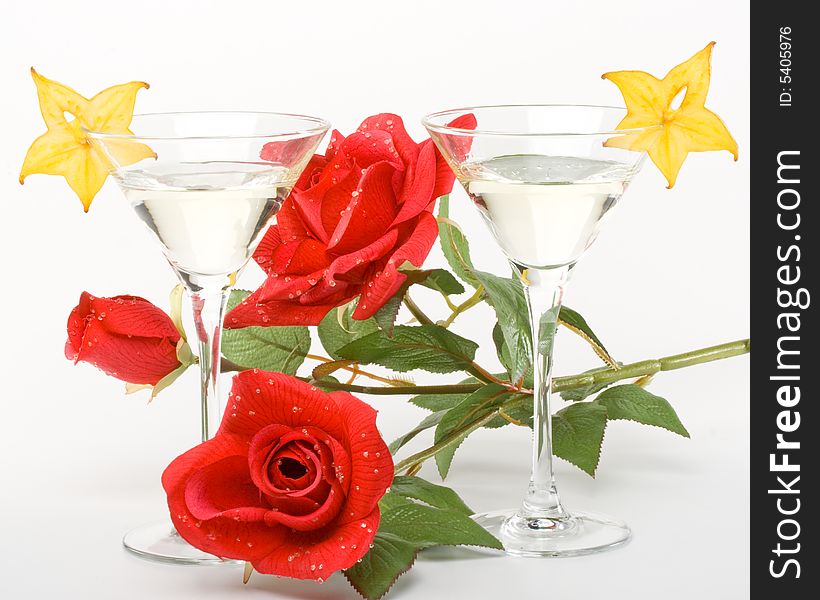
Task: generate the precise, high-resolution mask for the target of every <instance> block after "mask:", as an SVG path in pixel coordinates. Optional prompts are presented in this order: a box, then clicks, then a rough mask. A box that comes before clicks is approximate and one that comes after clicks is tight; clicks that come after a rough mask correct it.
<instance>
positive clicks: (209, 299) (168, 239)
mask: <svg viewBox="0 0 820 600" xmlns="http://www.w3.org/2000/svg"><path fill="white" fill-rule="evenodd" d="M328 127H329V124H328V123H327V122H326V121H324V120H322V119H316V118H313V117H305V116H300V115H289V114H279V113H251V112H189V113H162V114H159V113H158V114H146V115H137V116H135V117H134V119H133V121H132V123H131V128H132V130H133V131H134V132H135V134H134V135H121V134H108V133H101V132H96V131H86V134H87V135H88V137H89V139H90V141H91V143H93V144H95V145H97V146H98V147H100V148H102V150H103V151H104V152H105V154H106V155H107V156H108V158H109V160H110V162H111V164H112V166H113V170H112V175H113V177H114V179H115V180H116V181H117V183H118V184H119V185H120V188H121V189H122V191H123V192H124V194H125V197H126V199H127V200H128V201H129V202H130V203H131V206H132V208H133V209H134V212H136V214H137V216H138V217H139V218H140V219H141V220H142V222H143V223H144V224H145V225H146V226H147V228H148V229H149V230H150V231H151V232H152V233H153V236H154V238H155V239H156V241H157V242H158V243H159V246H160V248H161V249H162V251H163V252H164V254H165V257H166V258H167V259H168V262H169V263H170V264H171V268H173V270H174V272H175V273H176V274H177V276H178V277H179V279H180V281H181V282H182V284H183V285H184V286H185V288H186V290H187V292H188V295H189V296H190V300H191V306H192V309H193V321H194V325H195V335H196V338H197V340H196V344H197V345H198V347H199V366H200V370H201V397H200V417H201V419H200V433H201V437H202V440H203V441H205V440H208V439H210V438H211V437H212V436H213V435H214V434H215V433H216V430H217V429H218V428H219V422H220V419H221V417H222V413H223V406H222V405H221V404H220V401H219V395H218V390H219V387H218V382H219V361H220V338H221V333H222V318H223V315H224V311H225V306H226V303H227V299H228V294H229V292H230V289H231V287H232V286H233V284H234V283H235V281H236V278H237V276H238V274H239V272H240V271H241V270H242V268H243V267H244V266H245V265H246V264H247V262H248V259H249V258H250V257H251V255H252V254H253V251H254V250H255V249H256V246H257V245H258V244H259V242H260V241H261V239H262V237H263V236H264V234H265V231H266V230H267V229H268V227H269V226H270V225H271V223H273V221H274V220H275V218H276V213H277V211H278V210H279V208H280V206H281V205H282V202H283V201H284V200H285V198H287V196H288V194H289V193H290V190H291V188H292V187H293V185H294V184H295V183H296V180H297V179H298V178H299V175H300V174H301V173H302V170H303V169H304V168H305V166H306V165H307V163H308V161H309V160H310V158H311V156H312V155H313V151H314V150H315V149H316V146H317V145H318V144H319V142H320V141H321V139H322V138H323V137H324V135H325V133H326V132H327V130H328ZM141 157H145V158H142V160H138V161H137V162H132V161H133V160H134V159H135V158H141ZM123 545H124V546H125V547H126V548H127V549H128V550H130V551H131V552H134V553H136V554H138V555H140V556H142V557H144V558H149V559H153V560H158V561H162V562H171V563H185V564H212V563H218V562H222V561H221V559H219V558H217V557H216V556H213V555H211V554H207V553H204V552H201V551H200V550H198V549H196V548H194V547H193V546H191V545H189V544H188V543H187V542H185V540H183V539H182V537H180V536H179V535H178V534H177V533H176V531H175V529H174V527H173V525H172V524H171V521H170V519H166V520H164V521H162V522H159V523H152V524H149V525H145V526H143V527H138V528H136V529H133V530H131V531H130V532H128V533H127V534H126V535H125V537H124V538H123ZM226 562H227V561H226Z"/></svg>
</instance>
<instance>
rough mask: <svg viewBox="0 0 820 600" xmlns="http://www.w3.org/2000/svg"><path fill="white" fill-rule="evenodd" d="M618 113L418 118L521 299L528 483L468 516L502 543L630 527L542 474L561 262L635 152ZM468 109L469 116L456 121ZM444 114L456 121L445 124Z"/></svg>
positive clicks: (565, 552)
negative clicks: (517, 501) (512, 505)
mask: <svg viewBox="0 0 820 600" xmlns="http://www.w3.org/2000/svg"><path fill="white" fill-rule="evenodd" d="M470 115H472V117H470ZM625 115H626V109H622V108H614V107H605V106H573V105H533V106H479V107H474V108H464V109H457V110H449V111H444V112H439V113H435V114H432V115H429V116H427V117H426V118H425V119H424V121H423V123H424V126H425V127H426V128H427V130H428V131H429V132H430V135H431V137H432V138H433V141H434V142H435V144H436V146H437V147H438V149H439V150H440V151H441V153H442V154H443V155H444V157H445V158H446V160H447V162H448V163H449V165H450V167H451V168H452V169H453V171H454V172H455V174H456V177H457V178H458V180H459V181H460V182H461V185H462V186H463V187H464V189H465V190H466V191H467V194H468V195H469V196H470V198H471V199H472V201H473V203H474V204H475V206H476V207H477V208H478V210H479V211H480V213H481V216H482V217H483V218H484V221H485V222H486V224H487V226H488V227H489V229H490V231H491V233H492V235H493V237H494V238H495V240H496V242H497V243H498V245H499V246H500V247H501V250H502V251H503V252H504V254H505V255H506V256H507V258H508V259H509V261H510V263H511V265H512V266H513V268H514V270H515V271H516V272H517V273H518V274H519V276H520V279H521V283H522V285H523V286H524V291H525V294H526V297H527V303H528V306H529V313H530V315H529V316H530V322H531V326H532V348H533V349H534V355H535V360H534V368H533V372H534V376H533V389H534V394H533V404H534V405H533V453H532V476H531V478H530V483H529V488H528V490H527V494H526V496H525V498H524V501H523V503H522V505H521V507H520V508H518V509H517V510H515V509H513V510H502V511H496V512H490V513H484V514H480V515H477V516H476V517H475V518H476V520H477V521H478V522H479V523H480V524H482V525H483V526H484V527H485V528H486V529H488V530H489V531H490V532H491V533H493V534H494V535H495V536H496V537H497V538H499V539H500V540H501V542H502V543H503V544H504V548H505V550H506V551H507V552H508V553H509V554H515V555H523V556H573V555H580V554H590V553H593V552H599V551H603V550H607V549H609V548H614V547H616V546H619V545H622V544H624V543H626V542H627V541H628V540H629V537H630V530H629V528H628V527H627V526H626V525H625V524H624V523H621V522H619V521H616V520H614V519H611V518H609V517H606V516H601V515H595V514H591V513H585V512H577V511H568V510H567V509H565V508H564V506H563V504H562V503H561V500H560V498H559V496H558V491H557V489H556V486H555V478H554V476H553V468H552V440H551V436H552V430H551V427H552V423H551V413H550V389H551V376H552V373H551V369H552V356H553V344H554V339H555V334H556V325H557V322H558V313H559V310H560V308H561V300H562V298H563V296H564V292H565V290H566V286H567V282H568V280H569V277H570V273H571V272H572V269H573V267H574V266H575V264H576V263H577V262H578V260H579V259H580V258H581V257H582V256H583V255H584V253H585V252H586V250H587V249H588V248H589V247H590V245H591V244H592V242H593V241H594V240H595V238H596V236H597V235H598V231H599V230H600V228H601V226H602V224H603V223H604V221H605V220H606V219H607V217H608V216H609V215H610V214H611V211H612V209H613V208H614V207H615V205H616V204H617V202H618V200H619V199H620V198H621V195H622V194H623V193H624V190H625V189H626V187H627V185H628V184H629V181H630V180H631V178H632V176H633V175H634V174H635V173H636V172H637V171H638V169H639V168H640V166H641V163H642V162H643V160H644V158H645V155H644V153H640V152H631V151H628V150H624V149H622V147H623V146H627V145H628V143H629V141H630V139H632V138H634V137H635V136H637V135H640V134H642V133H646V132H647V129H632V130H625V131H624V130H621V131H618V130H616V127H617V125H618V123H619V122H620V121H621V119H623V117H624V116H625ZM473 118H474V119H475V121H474V122H475V127H468V128H461V127H464V124H465V123H466V124H468V125H469V124H470V121H472V119H473ZM456 119H457V121H456ZM454 121H455V122H456V123H460V124H461V127H457V126H454V125H448V123H453V122H454Z"/></svg>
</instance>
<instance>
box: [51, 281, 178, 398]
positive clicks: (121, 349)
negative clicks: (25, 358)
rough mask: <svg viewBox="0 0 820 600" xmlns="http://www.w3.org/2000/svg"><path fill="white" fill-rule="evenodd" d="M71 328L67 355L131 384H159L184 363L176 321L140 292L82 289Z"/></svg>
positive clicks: (72, 313)
mask: <svg viewBox="0 0 820 600" xmlns="http://www.w3.org/2000/svg"><path fill="white" fill-rule="evenodd" d="M67 328H68V341H66V344H65V355H66V358H68V359H69V360H73V361H74V362H75V363H77V362H87V363H91V364H92V365H94V366H95V367H98V368H100V369H102V370H103V371H104V372H105V373H106V374H108V375H111V376H112V377H116V378H117V379H121V380H123V381H127V382H129V383H138V384H149V385H156V383H157V382H158V381H159V380H160V379H162V378H163V377H165V376H166V375H168V374H169V373H170V372H171V371H173V370H174V369H176V368H177V367H178V366H179V365H180V362H179V359H178V358H177V342H179V338H180V335H179V331H177V328H176V327H175V326H174V322H173V321H172V320H171V319H170V317H168V315H166V314H165V313H164V312H163V311H162V310H161V309H159V308H157V307H156V306H154V305H153V304H151V303H150V302H149V301H148V300H146V299H145V298H140V297H139V296H114V297H113V298H97V297H95V296H92V295H91V294H89V293H88V292H83V293H82V294H81V295H80V303H79V304H78V305H77V306H75V307H74V309H73V310H72V311H71V314H70V315H69V317H68V327H67Z"/></svg>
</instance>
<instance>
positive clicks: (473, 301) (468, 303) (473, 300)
mask: <svg viewBox="0 0 820 600" xmlns="http://www.w3.org/2000/svg"><path fill="white" fill-rule="evenodd" d="M445 298H447V296H445ZM483 299H484V286H483V285H480V286H478V287H477V288H476V291H475V293H474V294H473V295H472V296H470V297H469V298H467V299H466V300H465V301H464V302H462V303H461V304H459V305H458V306H454V307H453V308H452V311H453V312H452V313H450V316H449V317H447V319H446V320H445V321H444V322H443V323H440V325H441V326H442V327H444V328H445V329H446V328H447V327H449V326H450V325H452V324H453V321H455V320H456V317H458V315H460V314H461V313H463V312H466V311H467V310H469V309H471V308H472V307H473V306H476V305H477V304H481V301H482V300H483Z"/></svg>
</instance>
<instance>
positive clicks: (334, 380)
mask: <svg viewBox="0 0 820 600" xmlns="http://www.w3.org/2000/svg"><path fill="white" fill-rule="evenodd" d="M325 382H327V383H337V384H338V383H341V382H340V381H339V380H338V379H337V378H335V377H334V376H333V375H325V376H324V377H322V378H321V379H316V380H314V381H312V382H311V384H312V385H314V386H316V387H317V388H319V389H320V390H323V391H325V392H335V391H338V389H339V388H337V387H330V386H328V385H325Z"/></svg>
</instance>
